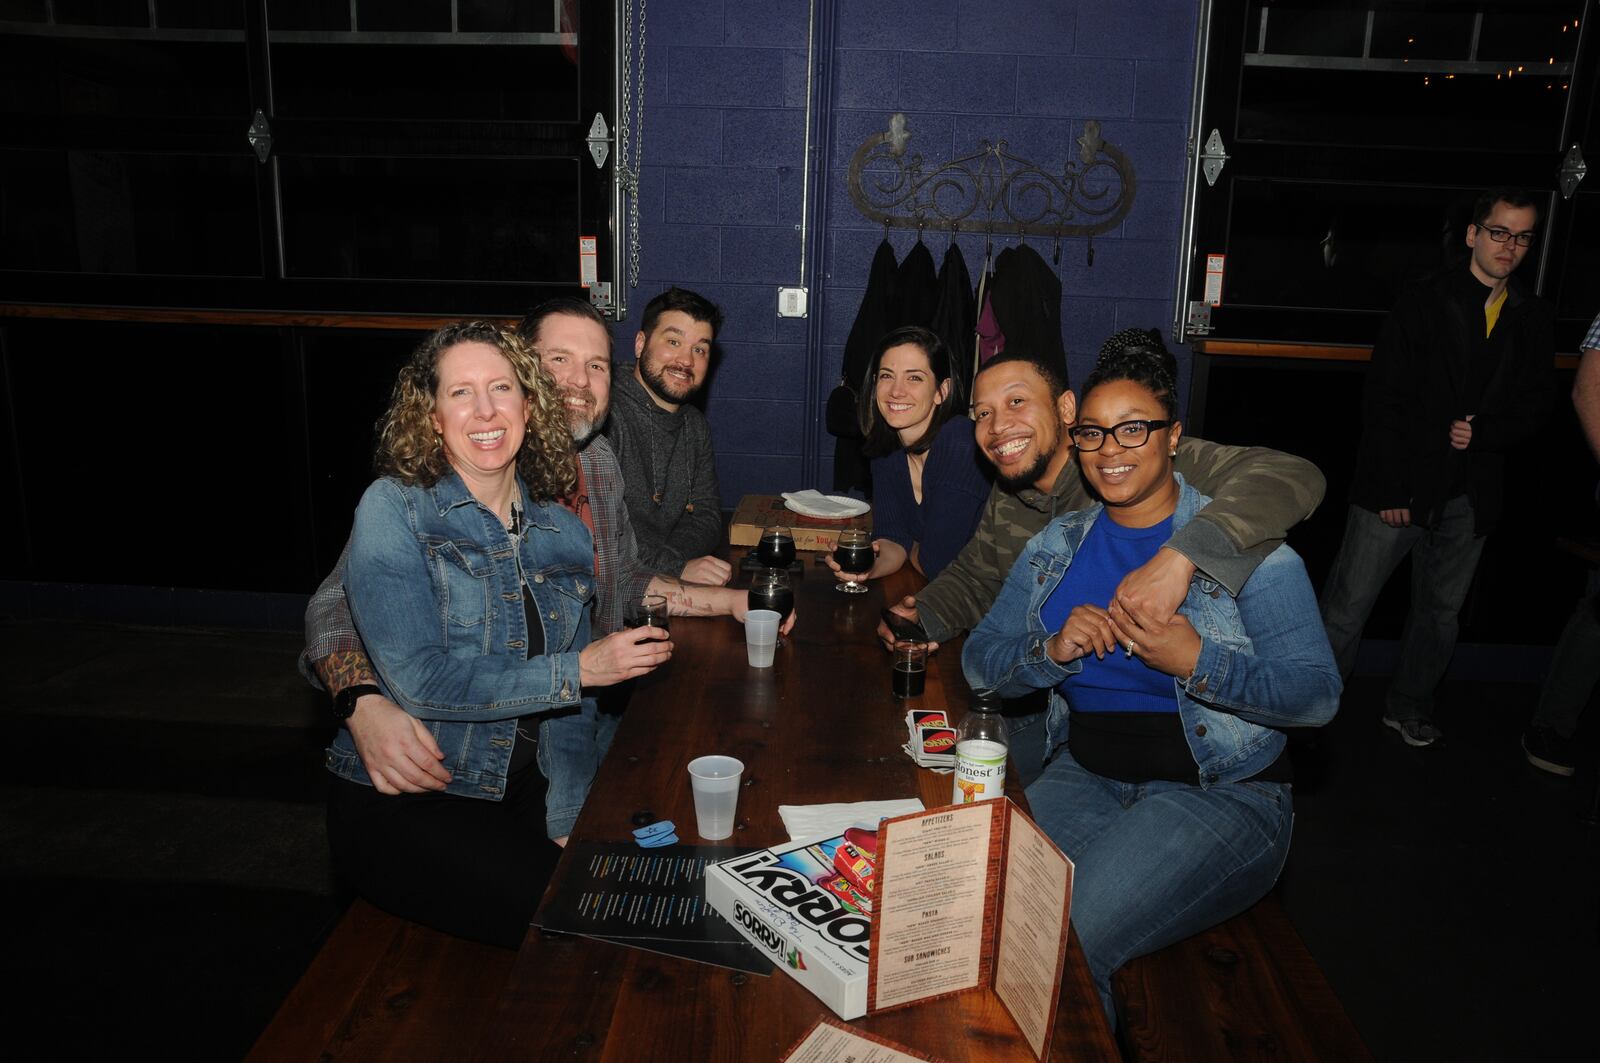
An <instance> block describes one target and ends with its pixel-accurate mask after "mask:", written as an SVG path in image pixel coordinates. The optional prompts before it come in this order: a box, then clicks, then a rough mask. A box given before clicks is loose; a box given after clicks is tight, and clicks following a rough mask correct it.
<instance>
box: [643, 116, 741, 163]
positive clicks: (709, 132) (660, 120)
mask: <svg viewBox="0 0 1600 1063" xmlns="http://www.w3.org/2000/svg"><path fill="white" fill-rule="evenodd" d="M644 157H645V163H646V165H647V166H652V165H656V164H663V165H669V166H710V165H712V164H714V163H716V162H717V161H718V160H720V159H721V158H722V111H721V110H719V109H717V108H715V107H672V106H662V107H651V108H650V109H649V110H648V111H646V112H645V116H644Z"/></svg>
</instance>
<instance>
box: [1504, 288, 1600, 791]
mask: <svg viewBox="0 0 1600 1063" xmlns="http://www.w3.org/2000/svg"><path fill="white" fill-rule="evenodd" d="M1578 350H1579V351H1580V352H1581V353H1580V357H1579V361H1578V373H1577V375H1576V376H1575V377H1573V380H1572V408H1573V410H1574V411H1575V412H1576V413H1577V415H1578V424H1580V425H1581V426H1582V427H1583V438H1584V440H1585V441H1586V442H1587V443H1588V444H1589V450H1590V452H1591V453H1593V454H1594V456H1595V458H1596V459H1600V317H1596V318H1595V319H1594V321H1592V322H1591V323H1590V324H1589V331H1588V333H1587V334H1586V335H1585V336H1584V337H1583V343H1582V344H1581V345H1579V347H1578ZM1594 499H1595V502H1596V504H1600V484H1597V485H1596V489H1595V494H1594ZM1596 684H1600V568H1590V569H1589V572H1588V577H1587V580H1586V585H1585V587H1584V590H1583V596H1582V597H1581V598H1579V599H1578V604H1577V605H1576V606H1575V607H1574V608H1573V610H1572V615H1571V616H1570V617H1568V618H1567V623H1566V626H1565V627H1563V628H1562V629H1561V637H1560V638H1559V639H1557V640H1556V648H1555V653H1554V655H1553V656H1552V657H1551V658H1550V672H1549V674H1548V675H1546V676H1545V678H1544V686H1542V687H1540V688H1539V704H1538V705H1537V706H1536V707H1535V708H1534V710H1533V719H1532V720H1530V721H1529V722H1528V727H1527V730H1525V731H1523V732H1522V753H1523V755H1524V756H1525V757H1527V758H1528V763H1529V764H1532V765H1533V766H1534V767H1536V768H1539V769H1541V770H1543V771H1548V772H1550V773H1551V774H1552V775H1571V774H1572V773H1573V771H1574V770H1576V767H1577V762H1578V752H1579V749H1578V743H1577V741H1576V739H1577V734H1578V722H1579V720H1580V719H1581V718H1582V717H1583V711H1584V709H1585V708H1587V707H1588V705H1589V696H1590V695H1591V694H1593V693H1594V688H1595V686H1596Z"/></svg>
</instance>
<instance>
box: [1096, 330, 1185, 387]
mask: <svg viewBox="0 0 1600 1063" xmlns="http://www.w3.org/2000/svg"><path fill="white" fill-rule="evenodd" d="M1094 368H1095V372H1096V373H1099V372H1100V371H1101V370H1103V369H1104V370H1112V369H1132V368H1146V369H1149V370H1153V371H1155V372H1156V373H1158V374H1160V375H1162V376H1165V378H1166V383H1167V385H1168V387H1176V385H1177V380H1178V359H1177V358H1175V357H1173V354H1172V352H1171V351H1169V350H1167V345H1166V344H1165V343H1163V342H1162V340H1161V333H1160V331H1159V330H1157V329H1153V328H1125V329H1123V330H1122V331H1121V332H1118V333H1116V334H1114V335H1112V336H1111V337H1110V338H1108V339H1107V340H1106V341H1105V342H1104V343H1102V344H1101V345H1100V356H1099V357H1098V358H1097V359H1096V360H1095V363H1094Z"/></svg>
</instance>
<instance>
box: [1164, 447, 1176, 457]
mask: <svg viewBox="0 0 1600 1063" xmlns="http://www.w3.org/2000/svg"><path fill="white" fill-rule="evenodd" d="M1177 456H1178V448H1177V447H1173V448H1172V449H1171V450H1169V451H1167V457H1169V458H1175V457H1177Z"/></svg>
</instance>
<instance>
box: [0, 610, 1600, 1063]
mask: <svg viewBox="0 0 1600 1063" xmlns="http://www.w3.org/2000/svg"><path fill="white" fill-rule="evenodd" d="M298 649H299V639H298V637H297V636H294V635H287V634H278V633H243V632H219V631H200V630H170V629H158V628H139V627H127V626H95V625H86V624H72V625H66V624H26V625H24V624H16V623H6V622H0V718H3V720H4V723H5V725H6V729H7V733H8V735H9V736H10V737H11V739H12V741H11V743H10V751H11V753H12V757H11V759H12V762H13V765H12V768H11V772H10V776H9V778H8V779H7V780H6V781H5V783H4V784H3V785H0V842H3V844H0V880H3V883H4V887H5V895H6V896H7V897H9V898H10V899H11V901H12V904H11V905H10V910H9V913H8V914H9V915H10V918H9V919H8V920H7V924H8V925H7V933H6V935H5V944H6V947H5V949H4V954H5V964H6V968H7V970H6V974H7V976H8V977H7V984H8V986H11V987H14V988H12V989H11V992H10V999H9V1000H8V1002H7V1007H6V1008H5V1009H3V1011H4V1017H3V1018H0V1024H3V1027H4V1029H3V1031H0V1037H3V1039H0V1043H4V1044H7V1046H8V1055H10V1056H11V1057H12V1058H32V1057H33V1056H34V1054H35V1053H34V1051H31V1050H30V1051H28V1052H25V1053H24V1054H22V1055H17V1054H15V1053H16V1050H17V1048H20V1047H23V1046H27V1047H28V1048H30V1049H32V1050H37V1051H41V1052H47V1053H48V1054H49V1055H50V1056H51V1057H53V1058H76V1057H81V1056H87V1055H89V1054H91V1053H93V1054H96V1055H100V1054H105V1053H106V1052H107V1051H108V1050H109V1051H111V1052H113V1053H115V1054H116V1055H117V1056H118V1057H126V1056H134V1055H139V1054H146V1053H148V1054H150V1055H153V1056H156V1057H158V1058H162V1059H190V1058H192V1059H206V1060H214V1059H227V1058H238V1057H240V1056H241V1055H243V1054H244V1052H246V1051H247V1050H248V1048H249V1046H250V1044H251V1043H252V1041H253V1040H254V1038H255V1036H256V1034H257V1033H258V1032H259V1031H260V1029H261V1028H262V1027H263V1026H264V1025H265V1024H266V1022H267V1021H268V1020H269V1019H270V1018H271V1016H272V1013H273V1011H274V1009H275V1008H276V1007H277V1005H278V1003H279V1002H280V1001H281V1000H282V998H283V996H284V995H285V994H286V993H287V992H288V990H289V988H290V987H291V986H292V985H293V984H294V981H295V979H296V978H297V977H298V975H299V974H300V972H301V971H302V970H303V969H304V968H305V965H306V964H307V962H309V960H310V958H311V956H312V955H313V954H314V953H315V951H316V949H317V947H318V946H319V944H320V943H321V940H322V938H323V937H324V936H325V934H326V933H327V931H328V930H329V929H330V928H331V926H332V924H333V922H334V921H335V920H336V919H337V917H338V916H339V914H340V913H341V912H342V910H343V906H344V903H345V898H343V897H342V896H341V895H340V893H339V891H338V889H337V887H336V885H335V883H334V882H333V881H332V879H331V876H330V873H329V869H328V860H327V853H326V839H325V835H324V828H323V818H322V781H323V778H322V774H323V773H322V767H321V749H322V746H323V745H324V744H325V742H326V741H327V738H328V736H329V733H330V727H329V724H328V717H327V714H326V710H325V707H324V702H323V701H322V700H321V698H320V697H319V696H317V695H315V694H314V693H313V692H311V691H310V690H309V689H308V688H306V687H305V686H304V684H303V683H302V682H301V681H300V679H299V677H298V676H297V675H296V673H295V671H294V660H295V655H296V653H297V652H298ZM1536 695H1537V688H1536V687H1534V686H1533V685H1531V684H1493V683H1481V682H1479V683H1447V684H1446V685H1445V687H1444V689H1443V690H1442V691H1441V704H1442V705H1444V706H1445V707H1446V708H1444V709H1443V710H1441V713H1440V719H1439V722H1440V724H1441V726H1443V728H1444V729H1445V732H1446V739H1445V741H1444V742H1442V743H1441V744H1440V745H1439V746H1438V747H1436V748H1433V749H1429V750H1413V749H1410V748H1408V747H1405V746H1404V745H1402V744H1401V743H1400V741H1399V740H1398V738H1397V737H1396V736H1395V735H1394V734H1393V732H1390V731H1388V730H1386V729H1385V728H1383V727H1381V726H1380V725H1379V723H1378V716H1379V706H1380V705H1381V697H1382V686H1381V684H1380V683H1379V682H1377V681H1375V680H1371V679H1358V680H1356V681H1355V682H1354V683H1353V684H1352V686H1351V689H1350V690H1349V691H1348V692H1347V694H1346V698H1345V708H1344V710H1343V712H1342V713H1341V715H1340V717H1339V718H1338V719H1337V720H1336V721H1335V722H1334V723H1333V724H1332V725H1330V726H1329V727H1328V728H1326V729H1324V730H1323V731H1322V732H1320V733H1319V734H1317V735H1316V736H1314V741H1311V742H1298V741H1297V743H1296V747H1295V761H1296V770H1297V773H1298V778H1299V782H1298V783H1297V786H1296V810H1297V821H1296V827H1295V838H1294V848H1293V851H1292V853H1291V855H1290V857H1289V865H1288V867H1287V869H1286V871H1285V873H1284V877H1283V880H1282V883H1281V886H1280V889H1281V892H1282V897H1283V901H1284V904H1285V907H1286V908H1287V909H1288V911H1289V914H1290V916H1291V918H1292V919H1293V920H1294V922H1295V924H1296V926H1297V927H1299V929H1300V932H1301V933H1302V934H1303V935H1304V937H1305V938H1306V941H1307V943H1308V944H1309V945H1310V948H1311V951H1312V953H1313V954H1314V955H1315V956H1316V958H1317V960H1318V962H1319V963H1320V964H1321V965H1322V967H1323V969H1324V970H1325V971H1326V972H1327V974H1328V977H1329V979H1330V980H1331V981H1332V983H1333V985H1334V988H1335V990H1336V991H1337V992H1338V993H1339V996H1340V998H1341V999H1342V1000H1343V1001H1344V1003H1345V1005H1346V1007H1347V1008H1348V1010H1349V1011H1350V1014H1351V1016H1352V1017H1353V1018H1354V1020H1355V1022H1356V1025H1357V1027H1358V1028H1359V1029H1360V1030H1361V1032H1362V1034H1363V1036H1365V1038H1366V1039H1367V1042H1368V1044H1369V1045H1370V1046H1371V1047H1372V1049H1373V1051H1374V1053H1375V1054H1376V1055H1377V1056H1378V1058H1379V1059H1383V1060H1435V1059H1437V1060H1447V1059H1448V1060H1463V1059H1483V1060H1502V1059H1566V1058H1570V1057H1573V1056H1578V1055H1583V1056H1587V1055H1588V1054H1589V1053H1590V1052H1591V1051H1592V1049H1593V1047H1594V1045H1595V1043H1596V1037H1595V1033H1594V1029H1593V1027H1594V1022H1593V1020H1592V1019H1591V1018H1590V1015H1591V1014H1592V1012H1593V1010H1594V1007H1595V1003H1596V1001H1600V993H1597V988H1600V859H1597V857H1600V836H1597V832H1596V829H1595V828H1594V827H1592V826H1590V825H1589V824H1587V823H1586V822H1584V820H1583V818H1582V817H1583V816H1584V815H1587V813H1588V811H1589V802H1590V801H1591V800H1592V797H1593V792H1594V786H1595V776H1594V771H1593V769H1592V767H1591V768H1588V769H1586V770H1584V771H1580V773H1579V775H1578V776H1577V778H1575V779H1558V778H1555V777H1553V776H1550V775H1546V774H1544V773H1542V772H1539V771H1536V770H1535V769H1533V768H1531V767H1529V766H1528V765H1527V764H1526V763H1525V762H1524V760H1523V759H1522V755H1521V751H1520V749H1519V748H1518V746H1517V737H1518V735H1519V733H1520V730H1521V728H1522V726H1523V724H1524V722H1525V721H1526V720H1527V717H1528V715H1529V714H1530V713H1531V711H1532V707H1533V701H1534V698H1535V697H1536ZM1594 715H1595V714H1593V713H1591V716H1590V718H1589V720H1588V721H1587V726H1586V730H1585V732H1584V737H1585V738H1586V740H1588V741H1589V747H1590V749H1591V750H1592V749H1593V747H1594V743H1593V741H1592V739H1593V736H1594V732H1595V731H1596V730H1600V727H1597V726H1596V724H1597V721H1596V720H1595V719H1594V718H1593V717H1594Z"/></svg>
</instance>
